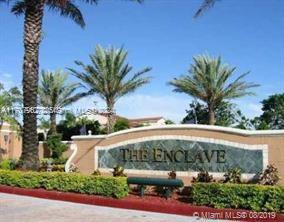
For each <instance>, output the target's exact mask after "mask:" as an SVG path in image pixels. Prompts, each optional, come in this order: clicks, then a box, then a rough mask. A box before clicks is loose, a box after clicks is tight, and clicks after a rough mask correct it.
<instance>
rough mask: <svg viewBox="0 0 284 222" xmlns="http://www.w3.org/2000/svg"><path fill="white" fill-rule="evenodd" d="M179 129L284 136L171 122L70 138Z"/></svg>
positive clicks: (280, 131)
mask: <svg viewBox="0 0 284 222" xmlns="http://www.w3.org/2000/svg"><path fill="white" fill-rule="evenodd" d="M173 129H176V130H179V129H184V130H186V129H188V130H205V131H213V132H222V133H230V134H237V135H243V136H261V135H265V136H276V135H280V136H284V130H243V129H236V128H231V127H222V126H210V125H199V124H173V125H162V126H145V127H138V128H132V129H127V130H121V131H119V132H116V133H111V134H108V135H80V136H72V137H71V138H72V140H90V139H106V138H111V137H114V136H118V135H123V134H129V133H134V132H144V131H153V130H173Z"/></svg>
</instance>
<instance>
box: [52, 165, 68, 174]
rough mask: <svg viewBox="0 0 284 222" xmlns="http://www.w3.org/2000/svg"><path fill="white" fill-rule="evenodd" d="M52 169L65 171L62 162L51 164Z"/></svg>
mask: <svg viewBox="0 0 284 222" xmlns="http://www.w3.org/2000/svg"><path fill="white" fill-rule="evenodd" d="M52 171H57V172H64V171H65V166H64V165H62V164H56V165H52Z"/></svg>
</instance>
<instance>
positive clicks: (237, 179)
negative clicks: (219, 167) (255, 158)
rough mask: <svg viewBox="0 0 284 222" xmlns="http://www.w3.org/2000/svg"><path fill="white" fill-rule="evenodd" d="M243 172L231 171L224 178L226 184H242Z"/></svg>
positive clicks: (234, 169)
mask: <svg viewBox="0 0 284 222" xmlns="http://www.w3.org/2000/svg"><path fill="white" fill-rule="evenodd" d="M241 176H242V170H241V169H239V168H233V169H229V170H228V171H227V172H226V173H225V175H224V177H225V180H224V183H241Z"/></svg>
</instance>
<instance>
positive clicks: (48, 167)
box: [40, 158, 53, 171]
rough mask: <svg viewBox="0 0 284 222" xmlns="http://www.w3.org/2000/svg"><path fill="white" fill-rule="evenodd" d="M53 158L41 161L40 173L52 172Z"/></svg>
mask: <svg viewBox="0 0 284 222" xmlns="http://www.w3.org/2000/svg"><path fill="white" fill-rule="evenodd" d="M52 164H53V159H52V158H44V159H42V160H41V161H40V171H52V167H53V166H52Z"/></svg>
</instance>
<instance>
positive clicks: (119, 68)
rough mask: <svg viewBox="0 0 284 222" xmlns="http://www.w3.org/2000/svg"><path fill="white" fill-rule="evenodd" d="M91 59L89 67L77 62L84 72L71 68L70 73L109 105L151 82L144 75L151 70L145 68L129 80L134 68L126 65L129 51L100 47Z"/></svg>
mask: <svg viewBox="0 0 284 222" xmlns="http://www.w3.org/2000/svg"><path fill="white" fill-rule="evenodd" d="M89 57H90V60H91V64H89V65H85V64H83V63H82V62H79V61H75V63H76V65H78V66H80V67H81V68H82V69H83V71H77V70H75V69H70V68H69V71H71V73H72V74H73V75H74V76H76V77H77V78H79V79H80V80H81V81H82V82H83V83H84V84H85V85H86V86H87V87H88V88H89V90H90V92H92V93H94V94H97V95H99V96H100V97H101V98H102V99H104V100H105V101H106V102H107V103H112V104H113V103H115V101H116V100H117V99H119V98H120V97H122V96H123V95H125V94H128V93H130V92H133V91H134V90H135V89H137V88H138V87H140V86H142V85H144V84H146V83H148V82H149V81H150V78H149V77H143V75H144V74H145V73H147V72H149V71H150V70H151V68H145V69H143V70H141V71H139V72H137V73H135V74H133V75H132V76H130V77H129V78H127V77H128V76H129V75H130V73H131V71H132V69H133V68H132V67H131V66H130V65H129V64H127V63H126V58H127V51H126V50H124V49H123V47H121V48H119V49H116V48H114V47H110V48H103V47H101V46H99V45H98V46H97V47H96V49H95V53H94V54H91V55H90V56H89Z"/></svg>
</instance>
